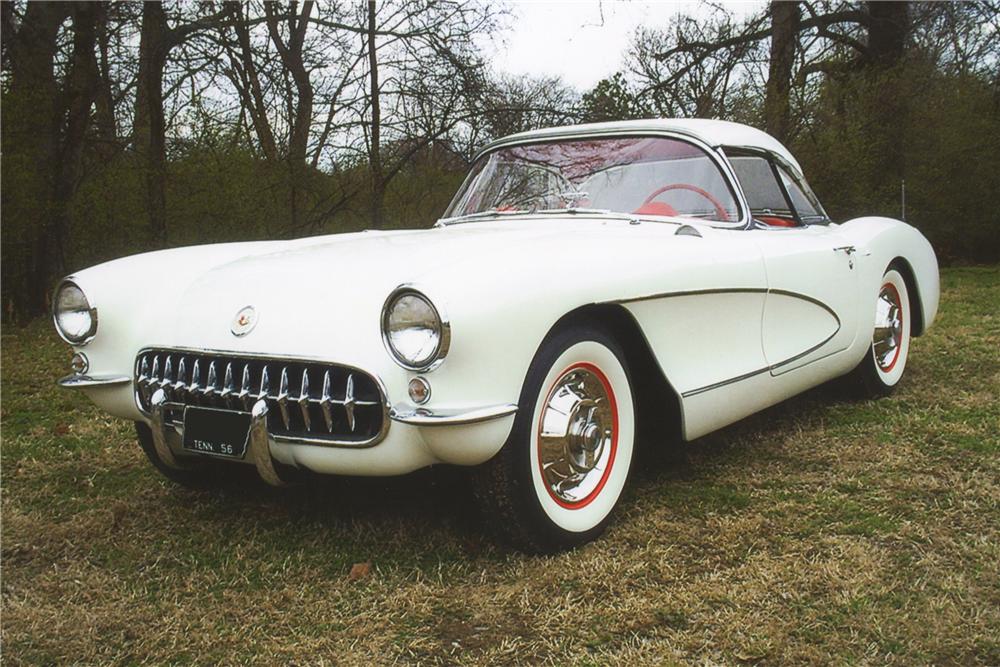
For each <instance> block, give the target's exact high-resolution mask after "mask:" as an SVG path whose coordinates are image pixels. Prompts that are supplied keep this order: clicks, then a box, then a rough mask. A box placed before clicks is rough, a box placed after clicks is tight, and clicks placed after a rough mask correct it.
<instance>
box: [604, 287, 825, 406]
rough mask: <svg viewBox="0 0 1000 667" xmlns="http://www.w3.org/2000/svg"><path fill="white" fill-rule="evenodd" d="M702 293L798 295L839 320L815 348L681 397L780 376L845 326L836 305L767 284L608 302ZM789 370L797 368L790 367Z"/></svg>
mask: <svg viewBox="0 0 1000 667" xmlns="http://www.w3.org/2000/svg"><path fill="white" fill-rule="evenodd" d="M702 294H764V295H767V294H779V295H781V296H788V297H792V298H795V299H801V300H803V301H808V302H809V303H812V304H814V305H816V306H819V307H820V308H822V309H823V310H825V311H826V312H828V313H830V315H831V316H832V317H833V319H834V320H836V322H837V328H836V329H834V331H833V333H831V334H830V335H829V336H827V337H826V338H824V339H823V340H822V341H820V342H819V343H817V344H815V345H813V346H812V347H810V348H808V349H806V350H803V351H802V352H799V353H798V354H795V355H793V356H791V357H789V358H787V359H782V360H781V361H777V362H775V363H773V364H769V365H768V366H765V367H764V368H760V369H757V370H754V371H750V372H749V373H744V374H742V375H737V376H736V377H731V378H727V379H725V380H720V381H719V382H713V383H712V384H709V385H705V386H704V387H697V388H695V389H689V390H688V391H685V392H683V393H681V398H688V397H690V396H696V395H698V394H703V393H705V392H706V391H712V390H713V389H719V388H720V387H725V386H726V385H730V384H733V383H735V382H741V381H743V380H748V379H750V378H752V377H755V376H757V375H760V374H761V373H767V372H770V373H772V374H774V375H780V374H781V373H783V372H788V371H781V372H779V370H778V369H781V368H783V367H785V366H787V365H789V364H791V363H794V362H796V361H798V360H799V359H801V358H802V357H805V356H808V355H810V354H812V353H813V352H815V351H817V350H819V349H820V348H822V347H823V346H824V345H826V344H827V343H829V342H830V341H831V340H833V338H834V336H836V335H837V334H838V333H840V329H841V326H842V323H841V321H840V317H839V316H838V315H837V311H835V310H834V309H833V308H831V307H830V306H828V305H826V304H825V303H823V302H822V301H820V300H819V299H816V298H813V297H811V296H808V295H806V294H800V293H798V292H792V291H790V290H783V289H769V288H766V287H722V288H708V289H699V290H683V291H677V292H660V293H657V294H647V295H644V296H635V297H627V298H624V299H616V300H614V301H608V302H606V303H617V304H621V305H624V304H627V303H636V302H638V301H650V300H652V299H668V298H671V297H680V296H698V295H702ZM837 352H840V350H833V351H831V352H829V353H827V354H826V355H824V356H822V357H819V358H817V359H813V360H812V361H810V362H809V363H814V362H816V361H820V360H821V359H826V357H829V356H830V355H832V354H836V353H837ZM796 368H798V367H796ZM788 370H794V369H788Z"/></svg>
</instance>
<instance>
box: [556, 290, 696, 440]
mask: <svg viewBox="0 0 1000 667" xmlns="http://www.w3.org/2000/svg"><path fill="white" fill-rule="evenodd" d="M581 324H590V325H597V326H600V327H603V328H605V329H607V330H608V332H609V333H610V334H611V335H612V336H614V338H615V340H616V341H618V343H619V344H620V345H621V346H622V350H623V351H624V352H625V362H626V364H627V366H628V371H629V374H630V376H631V378H632V381H633V382H634V383H635V387H634V389H635V396H636V410H637V415H638V418H637V421H638V424H637V430H636V432H637V434H638V435H639V437H640V438H641V439H642V440H649V441H657V440H659V441H663V440H666V441H668V442H679V441H680V440H682V439H683V433H684V423H683V418H684V417H683V415H684V413H683V411H682V410H681V399H680V395H679V394H678V393H677V391H676V390H675V389H674V387H673V386H672V385H671V384H670V380H669V379H668V378H667V376H666V375H665V374H664V372H663V369H661V368H660V364H659V362H658V361H657V360H656V357H655V356H654V355H653V350H652V348H651V347H650V345H649V342H648V341H647V340H646V336H645V334H644V333H643V331H642V327H641V326H640V325H639V323H638V322H637V321H636V319H635V317H634V316H633V315H632V313H630V312H629V311H628V310H627V309H626V308H625V307H624V306H621V305H620V304H611V303H595V304H588V305H585V306H580V307H579V308H575V309H574V310H571V311H570V312H568V313H566V314H565V315H563V316H562V317H560V318H559V319H558V320H557V321H556V322H555V324H553V325H552V327H551V328H550V329H549V331H548V333H547V334H546V336H545V338H544V339H543V341H542V343H541V345H539V349H541V347H542V346H544V344H545V341H547V340H548V339H549V338H550V337H551V336H552V335H553V334H555V333H556V332H558V331H560V330H562V329H563V328H565V327H569V326H574V325H581Z"/></svg>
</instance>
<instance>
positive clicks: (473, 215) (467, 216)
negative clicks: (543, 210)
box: [437, 208, 528, 226]
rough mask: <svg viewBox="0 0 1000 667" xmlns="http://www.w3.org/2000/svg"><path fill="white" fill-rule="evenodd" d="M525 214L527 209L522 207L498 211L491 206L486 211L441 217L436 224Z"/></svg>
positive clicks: (451, 223) (450, 223)
mask: <svg viewBox="0 0 1000 667" xmlns="http://www.w3.org/2000/svg"><path fill="white" fill-rule="evenodd" d="M527 214H528V211H526V210H523V209H517V210H513V211H498V210H497V209H495V208H493V209H490V210H488V211H479V212H477V213H466V214H465V215H456V216H455V217H452V218H441V219H440V220H438V221H437V224H439V225H442V226H444V225H453V224H460V223H463V222H469V221H471V220H479V219H481V218H494V217H497V216H502V215H527Z"/></svg>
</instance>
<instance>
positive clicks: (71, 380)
mask: <svg viewBox="0 0 1000 667" xmlns="http://www.w3.org/2000/svg"><path fill="white" fill-rule="evenodd" d="M131 381H132V378H130V377H129V376H127V375H78V374H76V373H73V374H72V375H67V376H66V377H64V378H59V383H58V384H59V386H60V387H65V388H66V389H84V388H87V387H113V386H115V385H119V384H126V383H128V382H131Z"/></svg>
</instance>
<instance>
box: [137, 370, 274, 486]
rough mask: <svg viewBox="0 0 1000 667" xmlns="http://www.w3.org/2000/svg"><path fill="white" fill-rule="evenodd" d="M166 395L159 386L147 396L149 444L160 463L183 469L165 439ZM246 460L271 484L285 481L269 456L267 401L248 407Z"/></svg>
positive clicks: (260, 401)
mask: <svg viewBox="0 0 1000 667" xmlns="http://www.w3.org/2000/svg"><path fill="white" fill-rule="evenodd" d="M166 403H167V395H166V393H164V391H163V390H162V389H157V390H156V391H155V392H153V396H152V398H151V399H150V407H151V410H150V421H151V422H152V423H151V425H150V426H151V430H152V431H153V447H154V448H155V449H156V454H157V455H158V456H159V457H160V460H161V461H163V463H164V464H165V465H167V466H169V467H171V468H176V469H178V470H183V469H185V468H187V466H186V465H184V463H183V462H181V461H178V460H177V457H176V456H175V455H174V452H173V450H172V449H170V444H169V443H168V442H167V428H168V425H167V423H166V418H165V416H164V408H165V406H166ZM247 460H248V461H250V463H252V464H253V465H254V467H255V468H257V474H258V475H260V477H261V479H263V480H264V481H265V482H267V483H268V484H270V485H271V486H285V485H286V484H287V483H288V482H287V481H286V480H285V479H283V478H282V477H281V475H280V474H279V473H278V471H277V470H276V469H275V467H274V459H273V458H271V439H270V436H269V435H268V432H267V401H265V400H264V399H260V400H258V401H257V402H256V403H254V405H253V407H252V408H251V409H250V442H249V443H248V445H247Z"/></svg>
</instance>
